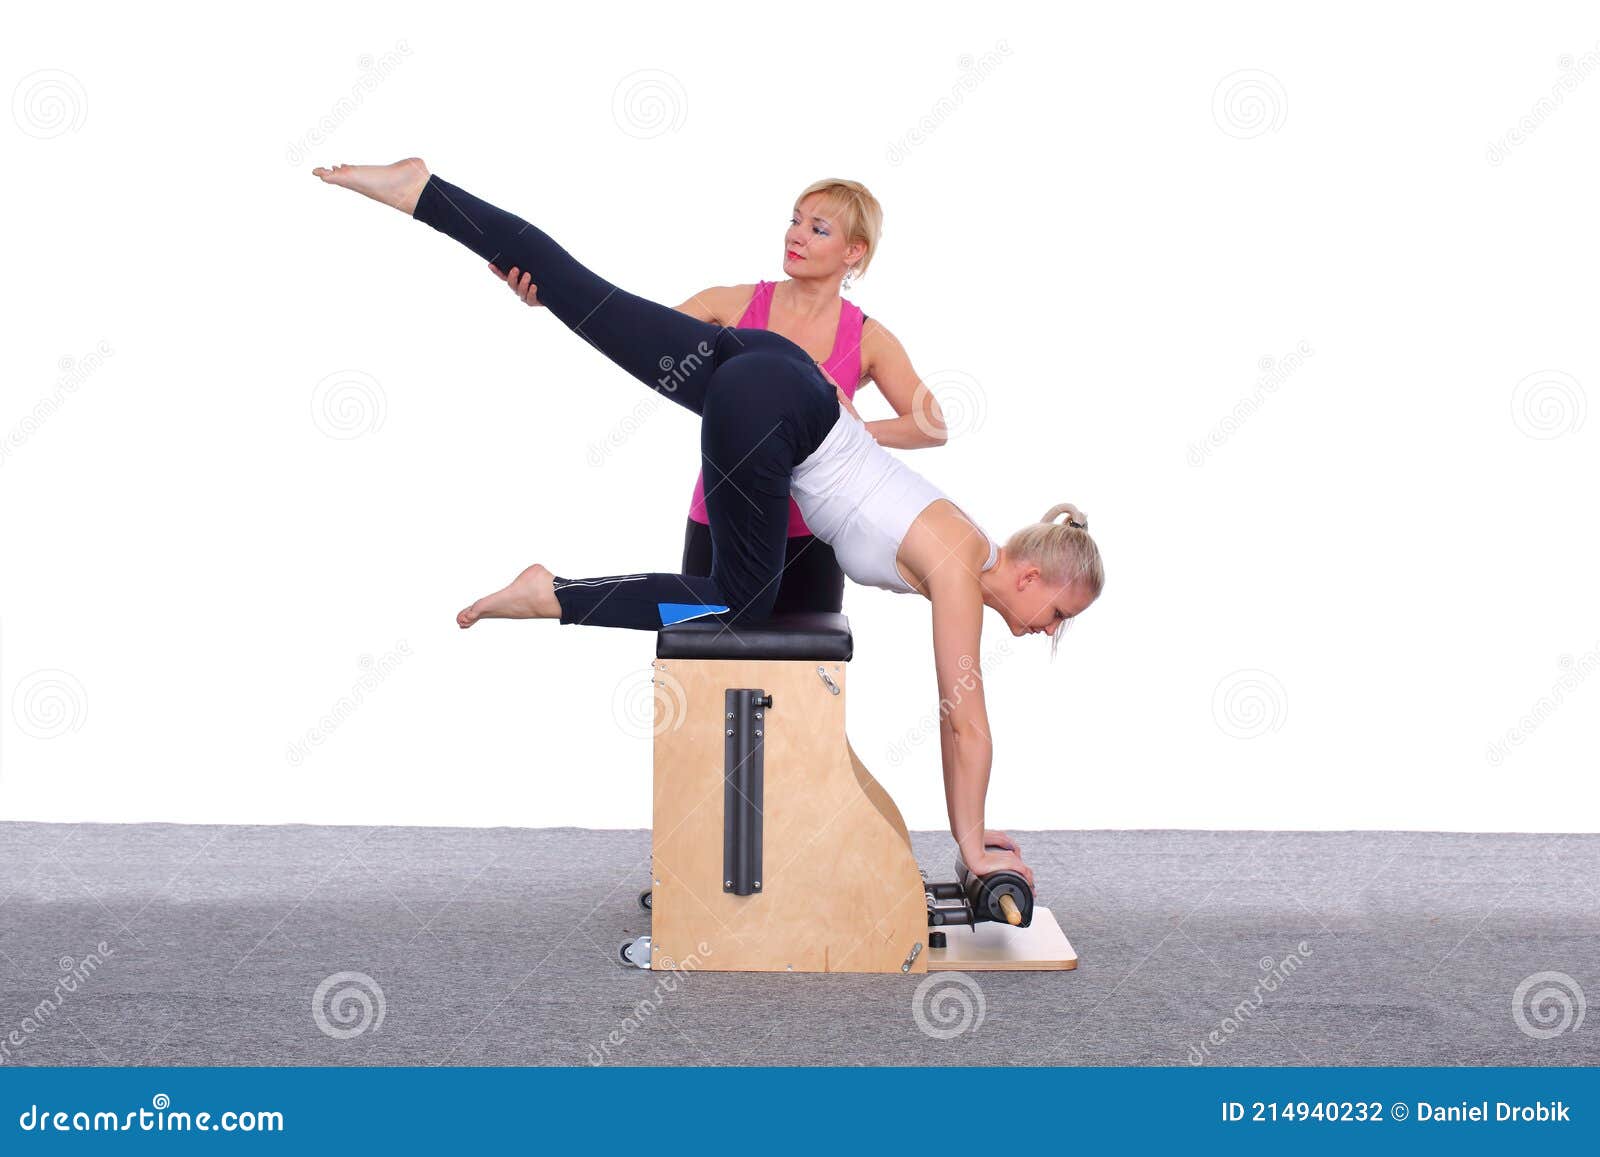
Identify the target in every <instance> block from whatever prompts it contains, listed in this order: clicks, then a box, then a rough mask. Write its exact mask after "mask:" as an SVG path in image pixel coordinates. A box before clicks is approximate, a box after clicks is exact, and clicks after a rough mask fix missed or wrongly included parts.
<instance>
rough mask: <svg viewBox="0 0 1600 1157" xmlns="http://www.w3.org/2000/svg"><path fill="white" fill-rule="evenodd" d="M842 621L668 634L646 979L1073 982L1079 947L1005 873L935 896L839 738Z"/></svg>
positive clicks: (846, 647) (888, 807) (641, 949)
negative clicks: (876, 975)
mask: <svg viewBox="0 0 1600 1157" xmlns="http://www.w3.org/2000/svg"><path fill="white" fill-rule="evenodd" d="M851 651H852V640H851V636H850V624H849V622H848V620H847V619H846V618H845V617H844V616H843V615H832V614H804V615H798V614H797V615H783V616H775V617H773V618H771V619H769V620H767V621H766V622H764V623H761V624H759V625H756V626H753V627H738V628H730V627H727V626H725V625H724V624H721V623H716V622H709V621H703V620H702V621H699V622H686V623H680V624H675V625H673V626H671V627H668V628H666V629H664V630H662V631H660V632H659V633H658V634H657V636H656V659H655V662H654V663H653V665H652V666H653V672H652V676H651V678H652V682H653V683H654V692H655V725H654V732H655V806H654V815H653V825H654V827H653V833H652V846H651V859H652V871H651V875H650V887H649V888H648V889H647V890H646V891H645V892H643V893H642V894H641V895H640V903H641V904H642V905H643V906H644V907H646V908H648V909H649V910H650V912H651V930H650V934H649V935H648V936H640V937H637V938H636V939H634V940H630V941H629V942H627V943H626V944H624V945H623V946H622V948H621V956H622V959H623V961H624V962H625V963H628V964H632V965H635V966H637V967H640V968H652V969H658V970H660V969H680V968H681V969H696V970H713V971H755V972H901V973H913V972H914V973H922V972H927V971H930V970H935V971H937V970H941V969H947V970H948V969H962V970H967V971H973V970H982V969H1070V968H1075V967H1077V956H1076V955H1075V954H1074V952H1073V950H1072V945H1071V944H1070V943H1068V941H1067V938H1066V937H1065V936H1064V935H1063V934H1062V932H1061V928H1060V926H1059V925H1058V924H1057V923H1056V920H1055V917H1054V916H1053V915H1051V913H1050V910H1049V909H1048V908H1039V907H1035V906H1034V904H1033V895H1032V892H1031V891H1030V890H1029V888H1028V885H1027V883H1026V881H1024V880H1023V879H1022V877H1020V876H1019V875H1016V874H1015V873H1011V872H1001V873H995V874H994V875H991V876H989V877H985V878H979V877H974V876H972V875H971V874H970V873H968V872H967V871H966V869H965V866H964V865H963V864H961V863H960V861H959V859H958V860H957V864H956V876H957V879H956V880H955V881H953V882H951V883H948V884H938V883H936V884H930V883H928V882H927V881H926V880H925V878H924V876H923V874H922V873H921V872H920V871H919V870H918V868H917V861H916V856H915V855H914V854H913V852H912V849H911V837H910V835H909V833H908V832H907V831H906V825H905V821H904V820H903V819H902V818H901V816H900V810H899V809H898V808H897V807H895V805H894V801H893V800H892V799H891V798H890V797H889V793H888V792H886V791H885V790H884V789H883V787H882V786H881V785H880V784H879V783H878V781H877V780H875V779H873V778H872V775H871V773H870V772H868V771H867V769H866V767H865V766H864V765H863V764H862V762H861V760H860V759H859V758H857V756H856V753H855V752H854V751H853V750H852V749H851V747H850V742H849V740H848V739H847V738H846V736H845V690H846V680H845V675H846V670H847V668H848V666H849V662H850V656H851Z"/></svg>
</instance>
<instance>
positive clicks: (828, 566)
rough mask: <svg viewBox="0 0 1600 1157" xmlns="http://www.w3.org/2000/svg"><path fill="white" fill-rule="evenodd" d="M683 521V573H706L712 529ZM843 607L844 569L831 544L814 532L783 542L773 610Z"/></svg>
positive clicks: (787, 611)
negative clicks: (841, 567) (776, 594)
mask: <svg viewBox="0 0 1600 1157" xmlns="http://www.w3.org/2000/svg"><path fill="white" fill-rule="evenodd" d="M684 521H686V522H687V523H688V524H689V525H688V526H687V527H685V528H684V532H683V573H684V574H700V575H708V574H710V573H711V557H712V551H711V528H710V527H709V526H707V525H706V524H705V523H703V522H696V521H695V520H694V519H692V518H689V519H685V520H684ZM843 608H844V571H842V570H840V569H839V560H838V559H837V558H835V557H834V553H833V547H831V546H829V545H828V544H827V543H825V542H823V541H822V540H821V539H820V538H817V537H816V536H815V535H811V534H795V535H790V536H789V538H788V540H787V541H786V542H785V543H784V559H783V580H782V581H781V582H779V583H778V600H777V602H775V603H774V604H773V605H772V613H773V614H775V615H783V614H792V613H795V612H800V611H827V612H829V613H830V614H835V615H837V614H838V613H839V612H840V611H841V610H842V609H843Z"/></svg>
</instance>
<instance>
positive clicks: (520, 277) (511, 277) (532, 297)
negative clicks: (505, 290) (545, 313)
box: [489, 262, 544, 306]
mask: <svg viewBox="0 0 1600 1157" xmlns="http://www.w3.org/2000/svg"><path fill="white" fill-rule="evenodd" d="M489 272H490V273H492V274H494V275H495V276H496V277H498V278H499V279H500V280H501V281H503V282H505V283H506V284H507V285H509V286H510V287H511V292H512V293H514V294H516V295H517V296H518V297H520V298H522V300H523V301H525V302H527V303H528V304H529V305H538V306H542V305H544V302H542V301H540V300H539V287H538V286H537V285H535V284H534V283H533V278H532V276H531V275H529V274H527V273H523V272H522V271H521V270H520V269H518V268H517V267H516V266H514V265H513V266H512V267H511V270H510V272H507V273H502V272H500V270H499V269H498V268H497V267H496V266H495V265H494V263H493V262H490V263H489Z"/></svg>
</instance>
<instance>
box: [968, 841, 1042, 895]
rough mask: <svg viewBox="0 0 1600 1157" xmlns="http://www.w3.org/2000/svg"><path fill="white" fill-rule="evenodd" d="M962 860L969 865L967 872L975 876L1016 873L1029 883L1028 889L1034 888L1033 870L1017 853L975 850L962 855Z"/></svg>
mask: <svg viewBox="0 0 1600 1157" xmlns="http://www.w3.org/2000/svg"><path fill="white" fill-rule="evenodd" d="M961 859H962V860H963V861H964V862H965V863H966V865H967V871H969V872H971V873H972V874H973V875H975V876H987V875H989V874H991V873H993V872H1015V873H1017V875H1019V876H1021V877H1022V878H1023V879H1024V880H1026V881H1028V887H1030V888H1032V887H1033V869H1032V868H1030V867H1028V865H1027V864H1024V863H1023V862H1022V857H1021V856H1019V855H1017V853H1016V852H1013V851H1009V850H1007V849H1005V848H984V849H983V850H982V851H981V852H979V851H977V850H976V849H974V850H973V851H971V852H967V851H965V850H963V851H962V853H961Z"/></svg>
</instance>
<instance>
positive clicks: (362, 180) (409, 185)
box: [311, 157, 428, 217]
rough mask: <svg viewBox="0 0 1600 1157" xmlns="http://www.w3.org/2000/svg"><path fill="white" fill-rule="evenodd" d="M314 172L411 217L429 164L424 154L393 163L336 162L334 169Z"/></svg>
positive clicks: (314, 170)
mask: <svg viewBox="0 0 1600 1157" xmlns="http://www.w3.org/2000/svg"><path fill="white" fill-rule="evenodd" d="M311 173H312V175H313V176H317V177H321V178H322V179H323V180H324V181H326V182H327V183H328V184H330V185H343V186H344V187H345V188H346V189H354V190H355V191H356V192H358V193H361V194H364V195H365V196H368V197H371V198H372V199H373V200H374V201H381V202H383V203H384V204H385V205H389V206H391V207H392V208H395V209H399V210H400V212H402V213H404V214H405V215H406V216H408V217H409V216H411V214H412V213H413V212H415V210H416V208H417V198H418V197H420V196H422V187H423V186H424V185H426V184H427V183H428V166H427V165H425V164H423V163H422V158H421V157H407V158H406V159H405V160H403V161H396V162H395V163H394V164H392V165H335V166H333V168H331V169H328V168H316V169H312V170H311Z"/></svg>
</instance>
